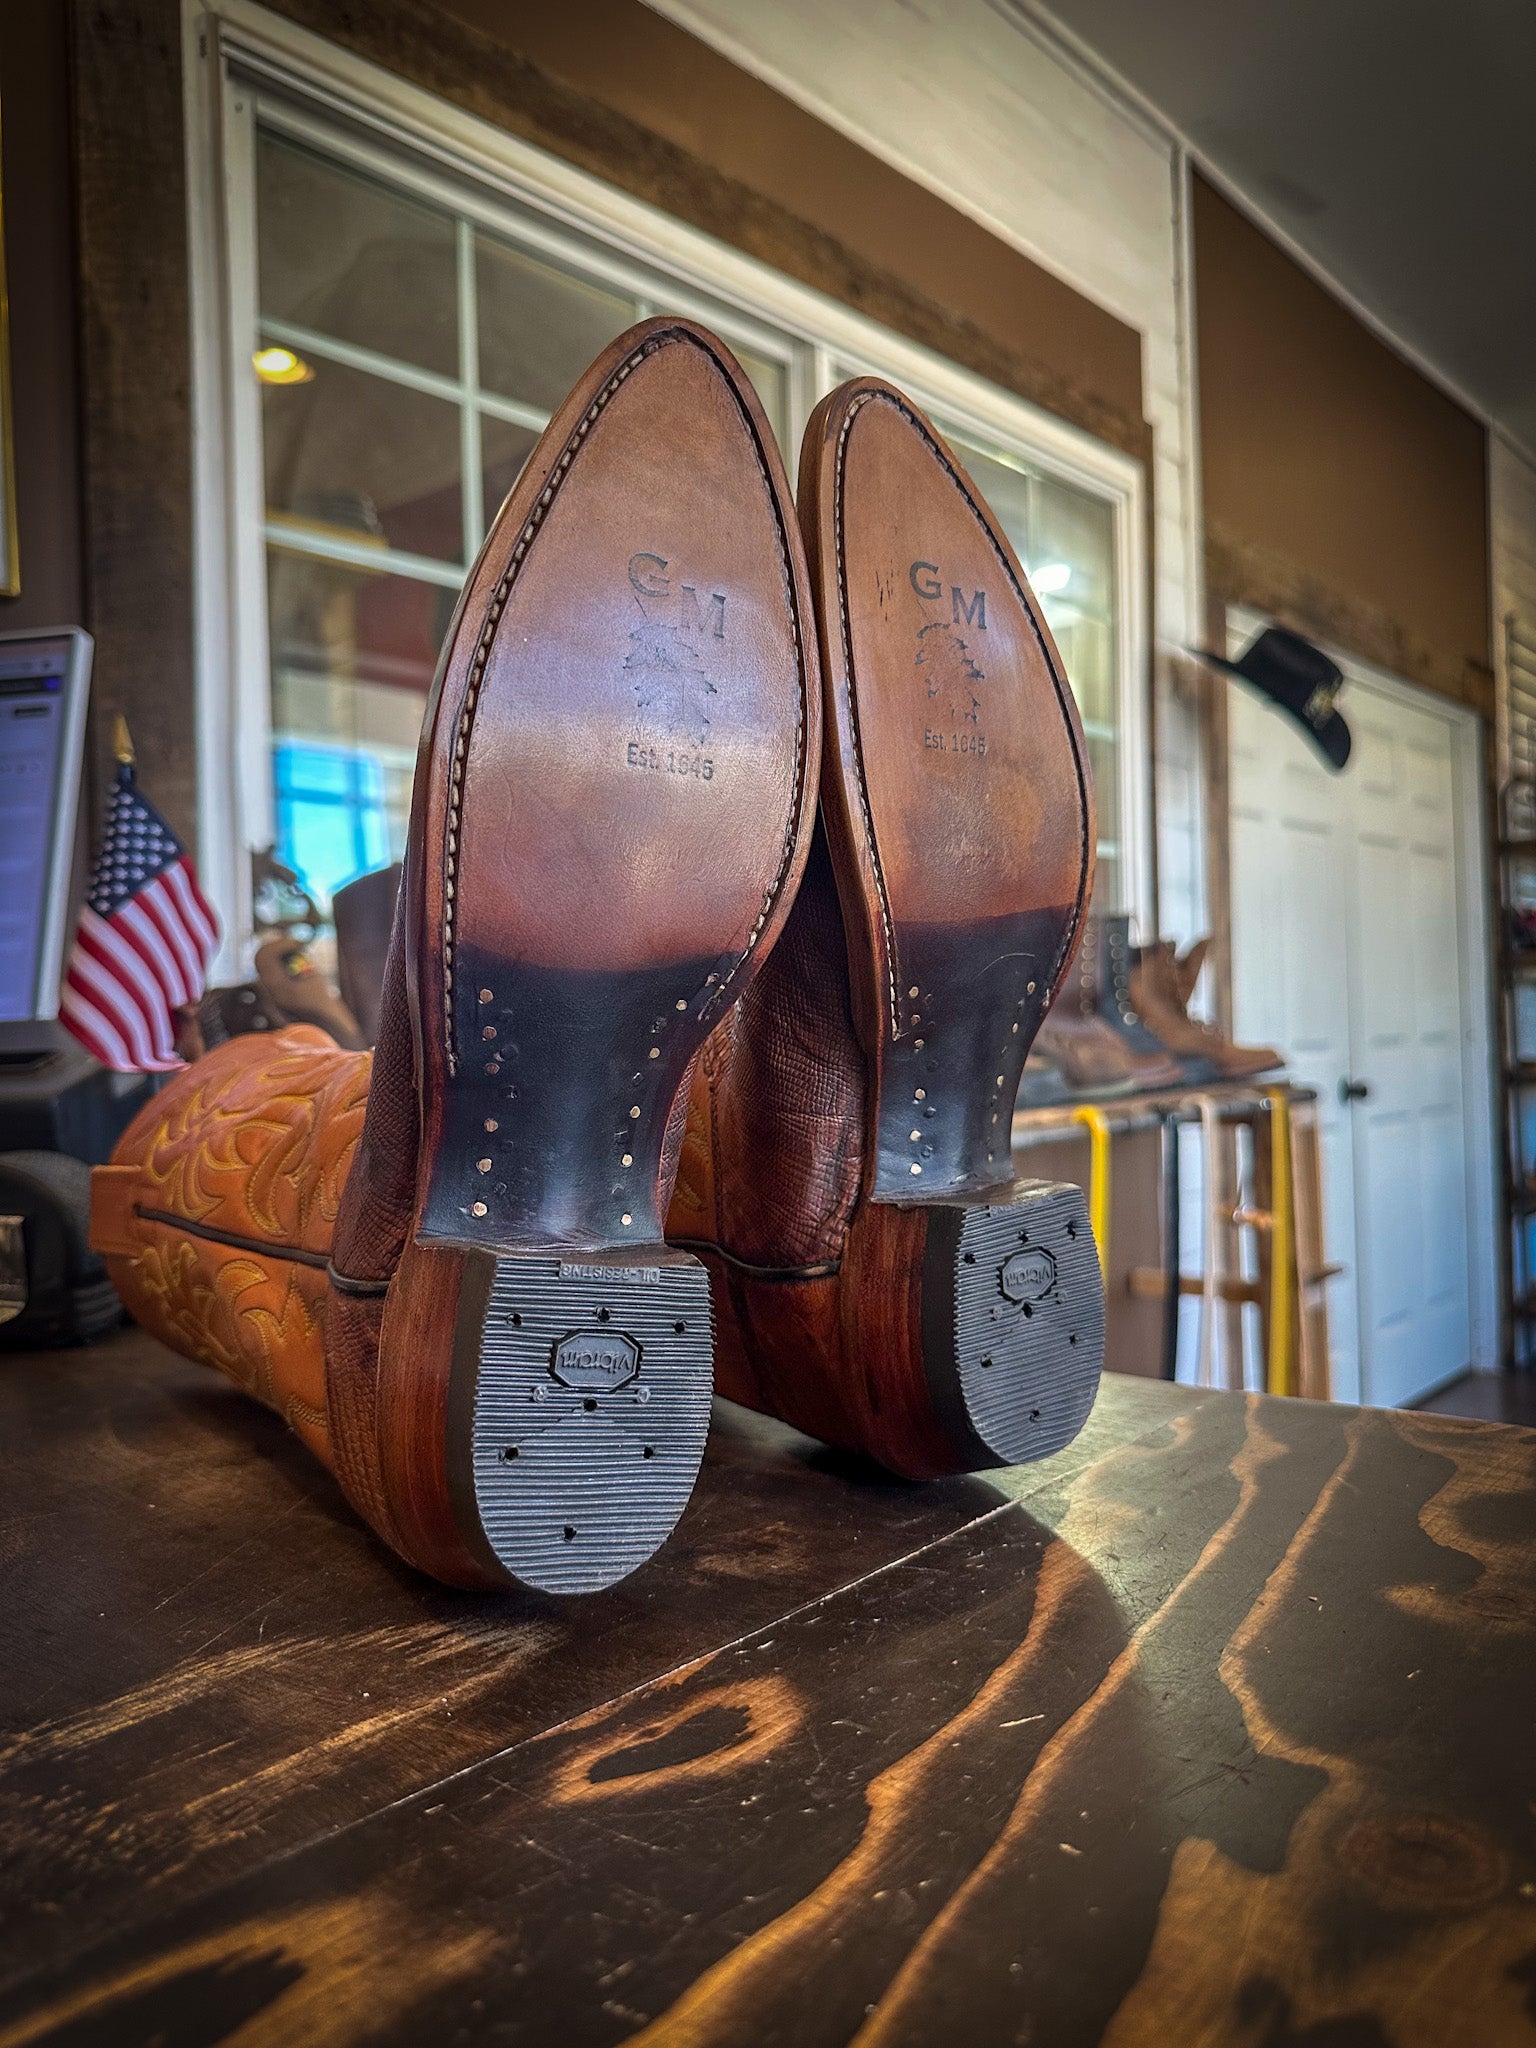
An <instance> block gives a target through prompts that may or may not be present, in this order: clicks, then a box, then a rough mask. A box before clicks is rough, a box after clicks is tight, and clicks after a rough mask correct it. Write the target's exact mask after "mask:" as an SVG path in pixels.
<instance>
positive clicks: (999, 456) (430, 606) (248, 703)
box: [209, 8, 1150, 915]
mask: <svg viewBox="0 0 1536 2048" xmlns="http://www.w3.org/2000/svg"><path fill="white" fill-rule="evenodd" d="M242 11H243V12H244V13H245V14H246V15H247V16H249V15H250V14H251V13H252V12H253V10H250V9H248V8H247V9H243V10H242ZM273 27H274V31H275V32H276V31H277V29H278V25H277V24H274V25H273ZM334 61H335V62H337V63H345V64H346V65H347V66H348V67H349V70H353V71H355V72H356V74H357V75H356V76H355V77H354V78H351V79H350V80H349V83H350V84H351V87H352V91H353V92H354V93H355V94H356V95H357V96H358V98H359V100H360V101H361V102H362V103H364V104H366V100H367V87H368V74H367V73H366V72H365V68H364V67H362V66H361V65H356V64H355V60H351V59H343V58H342V55H341V53H339V52H338V53H335V58H334ZM293 71H294V75H293V76H292V77H291V78H288V79H285V80H284V81H283V82H282V84H281V85H280V86H274V85H273V83H272V82H271V76H270V72H271V66H270V64H269V65H267V66H265V67H264V75H263V78H262V80H261V81H260V82H259V83H258V82H256V81H254V80H251V79H243V78H242V77H241V76H240V67H239V61H238V55H237V54H235V55H233V56H232V57H227V58H226V68H225V71H224V75H223V86H224V108H223V113H224V118H223V120H222V121H221V122H220V123H219V124H218V125H217V128H211V129H210V143H209V146H210V148H212V147H214V142H213V137H214V136H215V135H216V136H217V137H218V138H219V139H218V144H217V146H218V147H219V148H221V149H222V150H223V151H225V152H226V153H227V155H228V156H230V157H231V158H233V159H234V168H233V171H232V173H231V171H230V170H229V168H228V167H226V176H225V180H224V190H225V192H226V195H227V211H226V215H225V218H224V220H223V222H222V228H223V232H224V235H225V246H224V249H223V251H222V252H221V254H222V262H221V263H220V264H219V265H218V266H217V268H218V269H219V271H220V272H221V273H222V275H223V277H224V279H225V280H226V291H227V306H226V309H225V315H224V329H225V333H226V335H227V337H228V344H229V345H228V348H227V351H226V355H225V361H224V365H223V373H224V375H225V376H226V377H227V378H228V379H229V380H230V385H231V389H230V390H229V392H228V394H227V397H228V400H229V401H230V411H231V413H232V414H233V415H234V416H235V417H236V419H237V421H238V420H243V422H244V426H243V428H237V431H235V432H234V433H233V434H232V435H231V437H230V450H231V454H230V459H229V462H228V465H227V470H228V474H227V477H226V490H227V499H226V505H227V508H228V509H227V517H228V518H229V520H230V522H231V526H232V531H231V534H230V541H231V548H232V552H233V553H234V555H235V556H237V557H239V558H241V559H242V560H244V562H245V563H246V565H247V572H248V573H247V577H246V587H247V591H248V597H249V603H248V607H247V608H248V610H249V611H250V612H251V614H253V616H252V617H251V618H249V619H248V620H247V622H246V628H245V630H243V631H237V632H236V633H235V634H234V635H233V646H234V650H235V652H234V660H235V664H236V666H237V667H239V666H241V665H242V664H243V666H244V668H245V669H246V670H247V671H254V670H258V669H259V671H260V673H246V674H244V675H241V676H237V677H235V678H234V679H233V694H234V696H235V698H236V700H237V701H238V703H239V705H240V706H241V713H240V715H239V716H238V717H237V718H236V719H235V720H234V721H233V723H235V724H236V725H237V726H238V728H239V742H240V745H241V746H242V747H243V749H244V752H245V755H246V757H247V758H246V772H244V773H243V774H242V775H241V776H240V777H238V778H237V800H236V804H235V810H236V811H237V812H241V811H243V813H244V815H240V816H237V817H235V818H234V819H231V820H229V821H228V826H229V828H230V829H232V831H233V832H234V833H235V834H236V835H237V837H238V840H239V842H240V843H239V844H238V845H236V846H234V847H233V848H232V850H231V853H230V857H229V859H228V860H227V862H226V869H227V871H228V872H229V873H230V874H231V875H233V876H238V875H239V873H240V870H241V867H242V866H243V864H244V858H245V856H244V849H245V848H248V847H252V846H263V845H267V844H269V843H274V842H275V845H276V848H277V853H278V857H279V858H280V859H282V860H283V861H285V862H287V863H288V864H289V865H290V866H292V867H293V868H294V869H295V870H296V871H297V873H298V874H299V875H300V877H301V878H302V879H303V881H304V882H305V884H306V886H307V887H308V888H309V889H310V891H311V893H312V894H313V895H314V896H315V897H316V899H317V900H318V901H319V902H320V903H321V905H322V906H324V905H325V904H327V903H328V901H329V898H330V896H331V895H332V893H333V892H334V891H335V890H336V889H337V888H338V887H339V886H340V885H341V884H343V883H344V882H346V881H348V880H350V879H351V878H353V877H354V876H356V875H359V874H363V873H366V872H368V871H369V870H370V869H373V868H376V867H379V866H383V865H385V864H387V863H388V862H389V861H391V860H393V859H396V858H398V856H399V853H400V849H401V846H402V843H403V838H404V831H405V820H406V815H407V809H408V802H409V791H410V782H411V776H412V772H413V769H414V765H415V749H416V740H417V733H418V728H419V725H420V719H421V712H422V706H423V700H424V697H425V694H426V691H427V689H428V687H429V685H430V682H431V678H432V673H433V669H434V667H435V663H436V659H437V652H438V647H439V645H440V643H441V640H442V637H443V634H444V631H445V629H446V626H447V623H448V620H449V617H450V614H451V611H452V607H453V603H454V599H455V596H456V593H457V591H458V589H459V586H460V584H461V583H462V580H463V577H464V573H465V570H466V568H467V566H468V564H469V563H470V562H471V561H472V560H473V558H474V555H475V552H476V550H477V548H478V546H479V544H480V541H481V539H482V538H483V536H484V533H485V530H486V527H487V525H488V524H489V522H490V521H491V520H492V519H493V518H494V516H495V513H496V509H497V507H498V505H499V504H500V502H501V500H502V499H503V497H504V496H505V495H506V493H507V491H508V490H509V489H510V488H511V486H512V484H513V482H514V481H515V479H516V477H517V474H518V472H519V470H520V468H521V467H522V464H523V462H524V460H525V459H526V457H527V454H528V452H529V450H530V448H531V447H532V446H533V443H534V441H535V439H536V438H537V436H538V434H539V432H540V430H541V429H542V428H543V426H544V424H545V423H546V421H547V420H548V418H549V416H550V414H551V412H552V411H553V410H554V408H555V407H556V406H557V405H558V403H559V402H560V400H561V399H562V398H563V396H564V394H565V392H566V390H567V388H568V387H569V386H570V384H571V383H573V382H574V380H575V378H576V377H577V376H578V375H579V374H580V372H581V371H582V370H583V369H584V368H585V367H586V365H587V363H588V362H589V361H590V359H591V358H592V356H593V355H595V354H596V353H597V351H598V350H599V349H600V348H601V347H602V346H603V345H604V344H605V343H606V342H607V341H609V340H610V339H612V338H613V336H615V335H616V334H618V333H620V332H622V331H623V329H625V328H626V327H628V326H629V325H630V324H631V323H632V322H634V321H635V320H637V319H639V318H642V317H644V316H645V315H646V314H648V313H651V312H656V311H679V312H686V313H688V314H691V315H693V316H695V317H700V318H702V319H704V320H705V321H706V322H707V323H708V324H710V325H712V326H713V327H715V328H716V329H717V331H718V332H720V333H721V334H722V335H723V336H724V338H725V339H726V341H727V342H728V343H729V344H730V346H731V347H732V348H733V350H734V351H735V353H736V354H737V356H738V358H739V359H740V360H741V362H742V364H743V366H744V367H745V369H746V370H747V372H748V374H749V375H750V376H751V377H752V379H753V381H754V383H755V385H756V387H757V389H758V392H759V394H760V396H761V397H762V399H763V403H764V406H765V409H766V411H767V413H768V415H769V418H770V420H771V421H772V423H773V426H774V428H775V431H776V432H777V433H778V435H779V437H780V441H781V444H782V445H783V447H784V450H785V454H786V458H787V459H788V461H789V465H790V469H791V473H793V470H794V465H795V457H796V454H797V450H798V441H799V436H800V432H801V430H802V428H803V426H804V422H805V419H806V417H807V416H808V414H809V411H810V409H811V407H812V406H813V405H814V403H815V401H816V399H817V397H819V396H820V394H821V392H822V391H824V390H827V389H830V388H831V387H832V386H833V385H834V384H835V383H837V382H838V381H840V380H841V379H842V378H843V377H845V376H848V375H852V374H856V373H857V372H859V371H861V370H875V371H878V372H880V373H881V374H884V375H888V376H892V377H893V378H895V380H896V381H897V382H899V383H901V384H902V385H903V386H904V388H907V389H908V390H910V391H911V392H912V394H913V396H914V397H915V398H916V399H917V400H918V402H919V403H921V404H923V405H925V406H926V407H927V408H928V409H929V410H930V411H931V412H932V414H933V416H934V418H935V420H936V422H937V424H938V425H939V427H940V429H941V431H943V432H944V433H945V434H946V435H947V436H948V437H949V438H950V440H951V442H952V444H953V445H954V446H955V448H956V450H957V453H958V454H959V456H960V459H961V460H962V462H963V463H964V464H965V465H966V467H967V468H968V470H969V471H970V473H971V475H972V476H973V477H974V479H975V481H976V482H977V484H978V485H979V486H980V488H981V490H982V492H983V493H984V495H985V496H986V497H987V499H988V501H989V503H990V504H991V505H992V507H993V510H994V512H995V513H996V515H997V517H998V519H999V521H1000V523H1001V524H1002V526H1003V527H1004V529H1005V531H1006V532H1007V533H1008V535H1009V538H1010V540H1011V541H1012V542H1013V545H1014V547H1015V549H1016V551H1017V553H1018V555H1019V557H1020V559H1021V560H1022V562H1023V563H1024V565H1025V567H1026V569H1027V571H1028V572H1029V574H1030V576H1031V578H1032V580H1033V583H1034V587H1035V590H1036V592H1037V595H1038V597H1039V599H1040V602H1041V605H1042V608H1043V610H1044V611H1045V614H1046V616H1047V618H1048V620H1049V622H1050V624H1051V627H1052V630H1053V632H1054V634H1055V636H1056V639H1057V642H1058V644H1059V646H1060V648H1061V651H1062V655H1063V658H1064V663H1065V666H1066V669H1067V673H1068V676H1069V679H1070V681H1071V684H1072V687H1073V689H1074V691H1075V693H1076V695H1077V698H1078V702H1079V706H1080V709H1081V711H1082V715H1083V719H1084V724H1085V726H1086V728H1087V732H1088V735H1089V744H1090V749H1091V752H1092V757H1093V766H1094V772H1095V778H1096V786H1097V794H1098V810H1099V824H1100V834H1101V837H1100V846H1099V884H1098V889H1097V902H1098V906H1099V907H1100V908H1102V909H1118V908H1124V909H1130V910H1133V911H1136V910H1141V911H1143V912H1144V911H1145V910H1147V909H1149V908H1150V902H1149V886H1148V885H1149V877H1148V874H1147V869H1148V867H1149V862H1148V861H1147V860H1146V859H1145V858H1144V853H1143V843H1142V842H1144V838H1145V825H1146V803H1145V798H1144V795H1143V793H1142V792H1143V787H1144V785H1145V784H1146V782H1147V780H1148V763H1147V755H1146V744H1145V736H1144V732H1143V730H1142V727H1141V712H1140V690H1139V686H1138V680H1137V678H1138V674H1139V671H1140V668H1141V661H1142V655H1141V647H1142V643H1141V641H1140V637H1139V635H1140V612H1139V601H1138V596H1137V593H1138V591H1139V587H1140V580H1141V579H1140V577H1139V575H1138V574H1137V573H1136V564H1137V559H1138V550H1139V546H1140V540H1139V526H1140V516H1139V491H1140V488H1141V480H1140V473H1139V470H1138V469H1137V467H1136V465H1135V464H1133V463H1131V462H1130V461H1129V460H1128V459H1127V458H1124V457H1121V456H1119V455H1118V454H1117V453H1115V451H1112V450H1108V449H1105V448H1102V447H1100V446H1099V444H1096V443H1093V442H1091V441H1089V440H1088V439H1087V437H1086V436H1082V435H1079V434H1077V433H1076V432H1075V431H1074V430H1071V429H1068V428H1064V427H1063V426H1062V425H1061V423H1059V422H1055V421H1050V420H1048V419H1047V417H1046V416H1045V415H1043V414H1040V413H1038V412H1037V411H1036V410H1035V409H1034V408H1032V407H1029V406H1027V405H1025V404H1024V403H1023V402H1022V401H1020V400H1017V399H1015V398H1013V397H1011V396H1010V395H1008V394H1006V393H1003V392H1001V391H998V390H997V389H995V387H992V386H990V385H987V384H986V383H984V382H983V381H982V380H981V379H979V378H976V377H974V376H970V375H968V374H967V373H964V372H962V371H960V370H959V369H958V368H956V367H955V366H954V365H952V364H947V363H943V362H942V361H940V359H938V358H936V357H932V356H930V355H928V354H927V353H926V352H924V351H922V350H918V349H916V348H914V347H913V346H912V345H911V344H908V343H906V342H903V341H901V340H900V339H899V338H898V337H895V336H892V335H890V334H888V333H886V332H885V331H884V330H882V329H880V328H878V327H876V326H874V325H873V323H870V322H867V321H864V320H862V319H861V318H859V317H858V316H856V315H853V314H850V313H848V312H847V311H846V309H843V308H841V307H837V306H834V305H832V304H831V303H830V302H828V301H826V300H824V299H822V298H820V297H819V295H817V294H815V293H812V292H810V291H808V290H806V289H804V288H802V287H799V286H797V285H794V284H792V283H791V282H790V281H788V280H786V279H783V278H781V277H779V276H777V275H776V274H775V273H773V272H770V271H768V270H767V269H766V268H764V267H763V266H760V265H758V264H755V263H753V262H752V261H751V260H750V259H748V258H745V257H740V256H738V255H736V254H735V252H731V251H726V250H721V249H720V248H719V247H718V246H717V245H715V244H712V243H710V242H708V241H707V240H706V238H704V237H703V236H700V235H697V234H695V233H694V232H693V231H692V230H688V229H685V228H682V227H681V226H680V225H679V224H678V223H676V222H669V221H666V220H665V218H664V217H663V216H660V215H657V214H654V213H653V212H652V211H651V210H650V209H647V208H643V207H641V206H639V205H638V204H637V203H636V202H633V201H629V200H627V199H624V198H622V196H621V195H617V194H612V193H610V192H608V190H607V188H605V187H603V186H601V185H599V184H598V183H597V181H595V180H592V179H587V178H582V177H581V176H580V175H579V174H577V173H574V172H572V171H571V170H570V169H569V167H567V166H563V165H556V164H554V163H553V162H552V160H547V159H543V158H541V157H540V156H539V155H538V154H537V153H536V152H534V151H532V150H531V149H528V148H526V147H525V146H524V145H520V144H517V143H515V142H513V141H512V140H511V139H510V138H507V137H505V136H500V135H498V134H497V133H496V132H495V131H493V130H483V131H482V130H480V129H479V127H478V124H474V123H471V122H469V121H468V120H467V118H466V117H465V116H463V115H462V114H459V113H457V112H456V111H454V110H451V109H449V108H447V107H445V106H443V107H438V106H437V105H436V103H434V102H431V101H428V100H426V99H425V97H424V96H419V95H410V97H411V98H412V99H413V101H419V102H420V104H419V105H416V106H414V107H413V110H412V111H413V112H414V114H415V115H416V117H417V119H418V120H420V121H421V122H423V123H425V124H426V125H427V126H428V127H429V128H430V126H431V125H432V124H433V123H434V122H436V123H437V124H438V125H439V126H440V128H441V129H442V132H443V136H447V135H449V134H450V133H451V135H452V138H453V142H454V145H455V147H454V150H453V157H454V159H455V160H454V161H453V162H452V163H449V164H445V162H444V160H443V159H444V155H445V152H444V151H443V149H442V148H441V147H439V148H437V149H435V150H422V149H420V148H419V147H417V146H413V145H416V144H418V143H419V142H420V141H421V140H422V139H427V140H437V141H439V142H441V140H442V137H431V136H429V137H427V138H421V137H419V136H413V134H412V133H411V127H412V125H413V124H412V123H411V122H409V121H402V120H400V119H399V118H398V109H397V110H396V118H395V119H394V120H393V121H392V122H391V123H389V124H386V123H384V122H383V121H381V119H380V118H379V111H380V110H378V109H377V108H374V109H372V110H371V112H372V118H371V119H370V121H369V122H368V124H367V126H366V128H363V127H360V126H359V125H356V124H354V123H353V122H351V121H348V120H346V119H343V118H339V117H338V116H337V115H336V113H335V111H334V82H332V86H333V90H332V92H331V93H330V94H329V95H328V100H329V104H328V105H327V106H326V107H325V108H321V107H319V106H317V105H316V104H315V103H314V102H313V101H310V100H308V99H307V97H306V94H305V91H304V89H303V88H304V79H303V76H302V72H303V65H302V64H301V63H299V62H298V61H297V60H295V63H294V67H293ZM405 91H407V89H404V88H401V87H400V86H399V84H398V82H393V94H394V97H395V98H396V99H397V100H398V99H399V97H400V95H401V94H402V92H405ZM477 145H478V148H477ZM509 163H510V164H511V165H512V166H513V167H514V168H515V171H516V178H515V181H514V180H513V179H512V178H510V177H509V176H508V167H509ZM477 170H482V171H483V175H480V176H477V175H476V172H477ZM573 188H575V192H576V199H577V200H578V201H579V205H578V204H573ZM583 212H585V214H586V217H585V218H582V217H581V215H582V213H583ZM722 284H723V285H724V286H725V287H726V288H725V289H719V288H718V287H720V286H721V285H722ZM712 287H713V288H712ZM242 471H250V472H251V474H249V475H247V474H243V473H242ZM258 502H259V503H260V505H261V508H262V511H261V516H260V520H259V522H256V521H255V520H253V518H252V511H251V510H246V509H244V508H252V509H254V507H255V505H256V504H257V503H258ZM238 581H239V579H238V576H237V578H236V582H237V584H238ZM258 614H259V615H258ZM227 686H228V685H227ZM1138 835H1140V838H1138ZM237 915H238V911H237Z"/></svg>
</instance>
